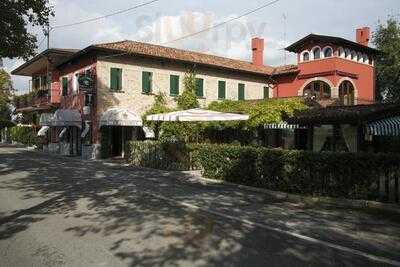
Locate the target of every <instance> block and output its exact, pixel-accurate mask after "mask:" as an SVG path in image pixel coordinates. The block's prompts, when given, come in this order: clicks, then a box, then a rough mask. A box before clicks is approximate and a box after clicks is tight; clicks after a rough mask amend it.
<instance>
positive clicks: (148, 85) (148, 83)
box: [142, 71, 153, 94]
mask: <svg viewBox="0 0 400 267" xmlns="http://www.w3.org/2000/svg"><path fill="white" fill-rule="evenodd" d="M152 76H153V73H151V72H148V71H143V72H142V93H144V94H149V93H151V91H152V89H153V88H152V87H153V86H152Z"/></svg>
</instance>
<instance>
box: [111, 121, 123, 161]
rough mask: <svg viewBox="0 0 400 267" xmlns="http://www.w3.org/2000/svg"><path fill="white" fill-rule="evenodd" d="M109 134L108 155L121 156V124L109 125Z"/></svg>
mask: <svg viewBox="0 0 400 267" xmlns="http://www.w3.org/2000/svg"><path fill="white" fill-rule="evenodd" d="M110 130H111V135H110V139H111V140H110V141H111V142H110V143H111V144H110V145H111V147H110V156H111V157H116V156H121V154H122V127H121V126H113V127H110Z"/></svg>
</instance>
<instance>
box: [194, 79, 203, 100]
mask: <svg viewBox="0 0 400 267" xmlns="http://www.w3.org/2000/svg"><path fill="white" fill-rule="evenodd" d="M203 84H204V80H203V79H202V78H196V96H197V97H204V90H203Z"/></svg>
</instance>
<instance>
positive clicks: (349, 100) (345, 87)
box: [339, 81, 354, 106]
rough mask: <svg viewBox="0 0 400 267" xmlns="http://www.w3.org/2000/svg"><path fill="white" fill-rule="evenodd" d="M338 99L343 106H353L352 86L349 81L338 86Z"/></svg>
mask: <svg viewBox="0 0 400 267" xmlns="http://www.w3.org/2000/svg"><path fill="white" fill-rule="evenodd" d="M339 99H340V101H341V103H342V104H343V105H346V106H348V105H354V86H353V84H352V83H351V82H350V81H343V82H342V83H341V84H340V85H339Z"/></svg>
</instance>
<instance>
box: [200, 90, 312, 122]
mask: <svg viewBox="0 0 400 267" xmlns="http://www.w3.org/2000/svg"><path fill="white" fill-rule="evenodd" d="M306 108H307V105H306V104H305V103H304V101H303V100H302V99H300V98H297V97H293V98H278V99H268V100H255V101H233V100H224V101H221V102H218V101H214V102H212V103H210V105H209V106H208V109H210V110H215V111H221V112H232V113H243V114H248V115H250V118H249V120H248V121H246V122H229V123H223V125H225V126H228V127H229V126H230V127H238V126H239V125H243V126H244V127H248V128H258V127H260V126H264V125H265V124H268V123H277V122H281V121H282V120H283V117H282V116H283V115H284V114H287V115H293V113H294V111H297V110H304V109H306Z"/></svg>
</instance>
